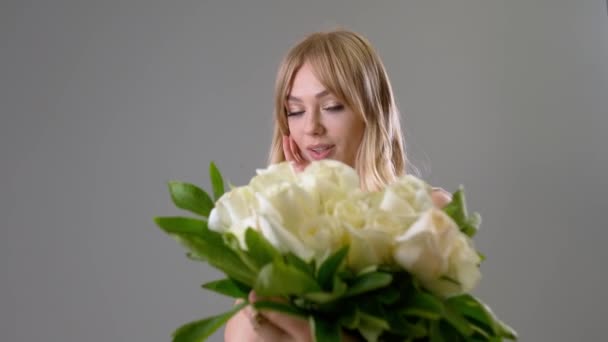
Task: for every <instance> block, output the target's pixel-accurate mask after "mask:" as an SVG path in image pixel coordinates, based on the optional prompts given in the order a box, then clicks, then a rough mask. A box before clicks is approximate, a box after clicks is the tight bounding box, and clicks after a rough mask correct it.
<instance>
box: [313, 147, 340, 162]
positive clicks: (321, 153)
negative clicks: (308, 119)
mask: <svg viewBox="0 0 608 342" xmlns="http://www.w3.org/2000/svg"><path fill="white" fill-rule="evenodd" d="M333 152H334V145H323V146H315V147H310V148H308V154H309V155H310V157H311V158H312V159H314V160H321V159H326V158H327V157H329V156H330V155H331V154H332V153H333Z"/></svg>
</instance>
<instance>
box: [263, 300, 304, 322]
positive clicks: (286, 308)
mask: <svg viewBox="0 0 608 342" xmlns="http://www.w3.org/2000/svg"><path fill="white" fill-rule="evenodd" d="M251 305H252V306H253V307H254V308H255V309H256V310H260V311H262V310H270V311H278V312H281V313H284V314H288V315H292V316H296V317H300V318H305V317H308V313H307V312H306V311H304V310H301V309H299V308H297V307H295V306H294V305H291V304H289V303H281V302H275V301H264V300H260V301H257V302H255V303H253V304H251Z"/></svg>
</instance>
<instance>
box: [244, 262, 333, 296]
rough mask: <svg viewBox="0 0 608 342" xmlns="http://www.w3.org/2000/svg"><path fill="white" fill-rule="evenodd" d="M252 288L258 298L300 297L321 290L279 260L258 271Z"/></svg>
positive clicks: (306, 277) (296, 269) (308, 277)
mask: <svg viewBox="0 0 608 342" xmlns="http://www.w3.org/2000/svg"><path fill="white" fill-rule="evenodd" d="M254 288H255V291H256V293H258V294H259V295H260V296H292V295H294V296H301V295H303V294H305V293H308V292H318V291H319V290H321V288H320V287H319V284H317V282H315V280H314V279H313V278H312V277H311V276H310V275H308V274H306V273H304V272H302V271H301V270H300V269H298V268H297V267H295V266H290V265H286V264H285V263H283V262H282V261H280V260H274V261H273V262H272V264H268V265H266V266H264V267H263V268H262V269H261V270H260V272H259V274H258V276H257V279H256V282H255V287H254Z"/></svg>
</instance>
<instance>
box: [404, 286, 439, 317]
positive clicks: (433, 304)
mask: <svg viewBox="0 0 608 342" xmlns="http://www.w3.org/2000/svg"><path fill="white" fill-rule="evenodd" d="M402 312H403V314H405V315H406V316H415V317H421V318H426V319H430V320H438V319H440V318H441V316H442V315H443V312H444V308H443V303H441V300H439V299H437V298H436V297H435V296H433V295H431V294H428V293H424V292H416V293H414V294H413V295H412V296H411V298H409V300H408V304H407V306H406V308H405V309H403V311H402Z"/></svg>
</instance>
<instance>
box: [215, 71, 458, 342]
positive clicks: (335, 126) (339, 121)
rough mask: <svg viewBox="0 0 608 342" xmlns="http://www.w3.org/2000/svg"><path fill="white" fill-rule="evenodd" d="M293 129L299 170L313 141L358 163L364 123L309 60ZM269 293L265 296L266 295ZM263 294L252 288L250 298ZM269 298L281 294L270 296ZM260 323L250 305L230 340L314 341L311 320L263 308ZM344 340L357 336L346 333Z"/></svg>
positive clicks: (289, 139) (293, 105)
mask: <svg viewBox="0 0 608 342" xmlns="http://www.w3.org/2000/svg"><path fill="white" fill-rule="evenodd" d="M287 106H288V119H287V120H288V124H289V132H290V135H288V136H283V153H284V154H285V159H286V160H288V161H290V162H291V163H292V165H293V167H294V168H295V169H296V170H299V171H301V170H303V169H304V168H306V166H307V165H308V164H310V162H311V161H312V160H315V159H317V158H318V157H319V154H316V155H315V152H314V151H313V150H311V147H313V146H319V145H321V146H323V147H329V149H327V150H326V151H324V152H322V153H321V154H322V155H323V156H324V157H325V158H331V159H334V160H339V161H341V162H343V163H346V164H348V165H350V166H351V167H354V164H355V157H356V154H357V149H358V148H359V145H360V143H361V140H362V137H363V132H364V130H365V124H364V122H363V120H362V119H361V118H360V117H359V116H357V115H356V114H355V113H353V111H352V110H351V109H350V108H348V107H347V106H345V105H344V104H343V103H342V102H341V101H339V100H338V99H337V98H336V97H335V96H334V95H333V94H331V93H329V92H327V90H326V89H325V87H324V86H323V85H322V84H321V82H319V80H318V79H317V77H316V76H315V75H314V72H313V70H312V68H311V67H310V65H308V64H304V65H303V66H302V67H301V68H300V70H299V71H298V72H297V73H296V75H295V77H294V81H293V84H292V87H291V92H290V94H289V97H288V99H287ZM432 198H433V201H434V203H435V205H436V206H437V207H440V208H441V207H443V206H445V205H446V204H447V203H449V202H450V201H451V196H450V194H449V193H448V192H446V191H444V190H442V189H439V188H436V189H435V190H434V191H433V193H432ZM268 299H269V298H264V300H268ZM258 300H260V298H258V297H257V296H256V294H255V292H251V293H250V295H249V301H250V302H252V303H255V302H256V301H258ZM270 300H277V301H278V300H279V299H276V298H271V299H270ZM259 314H261V319H262V323H261V324H254V323H253V322H254V315H255V312H254V309H253V308H252V307H251V306H247V307H246V308H244V309H243V310H241V311H240V312H238V313H237V314H236V315H235V316H234V317H233V318H232V319H230V320H229V321H228V323H227V324H226V329H225V333H224V339H225V341H229V342H255V341H273V342H274V341H277V342H311V341H312V337H311V335H310V327H309V325H308V322H307V321H305V320H303V319H300V318H296V317H293V316H289V315H285V314H280V313H278V312H274V311H264V312H260V313H259ZM342 340H343V341H357V339H356V338H354V337H352V336H349V335H346V334H343V338H342Z"/></svg>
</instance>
